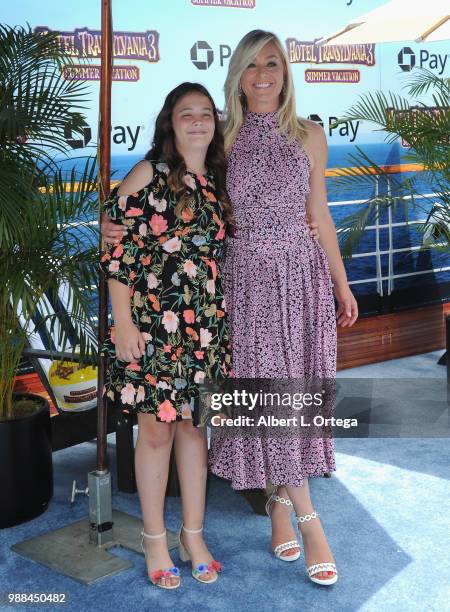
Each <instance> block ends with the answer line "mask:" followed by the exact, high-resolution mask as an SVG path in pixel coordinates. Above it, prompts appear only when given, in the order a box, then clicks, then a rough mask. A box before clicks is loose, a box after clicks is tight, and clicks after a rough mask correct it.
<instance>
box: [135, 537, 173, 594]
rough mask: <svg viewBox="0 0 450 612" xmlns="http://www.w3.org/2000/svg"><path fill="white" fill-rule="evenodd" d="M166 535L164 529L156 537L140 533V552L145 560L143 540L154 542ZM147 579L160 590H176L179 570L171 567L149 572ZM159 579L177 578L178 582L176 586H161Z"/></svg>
mask: <svg viewBox="0 0 450 612" xmlns="http://www.w3.org/2000/svg"><path fill="white" fill-rule="evenodd" d="M165 535H166V530H165V529H164V531H163V533H159V534H157V535H150V534H149V533H145V531H142V532H141V536H142V540H141V548H142V551H143V553H144V556H145V558H146V559H147V553H146V551H145V547H144V538H147V539H148V540H156V539H158V538H163V537H164V536H165ZM148 577H149V578H150V582H151V583H152V584H154V585H155V586H157V587H159V588H160V589H168V590H171V589H178V587H179V586H180V582H181V581H180V570H179V569H178V567H176V566H173V567H170V568H167V569H159V570H155V571H154V572H150V573H149V575H148ZM161 578H165V579H166V581H167V580H170V578H178V582H177V583H176V584H170V582H169V584H161V582H160V580H161Z"/></svg>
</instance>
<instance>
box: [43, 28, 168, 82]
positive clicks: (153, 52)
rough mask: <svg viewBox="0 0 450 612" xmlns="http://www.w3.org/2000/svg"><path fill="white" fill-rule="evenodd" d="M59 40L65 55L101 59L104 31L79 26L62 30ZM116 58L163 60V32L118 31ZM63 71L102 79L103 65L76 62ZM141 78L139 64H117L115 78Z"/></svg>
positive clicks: (75, 76)
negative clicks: (70, 29)
mask: <svg viewBox="0 0 450 612" xmlns="http://www.w3.org/2000/svg"><path fill="white" fill-rule="evenodd" d="M34 31H35V32H50V31H51V30H50V28H48V27H44V26H39V27H36V28H34ZM57 35H58V43H59V45H60V47H61V49H62V50H63V52H64V53H65V55H67V56H69V57H72V58H79V59H100V56H101V39H102V36H101V32H100V31H99V30H89V28H77V29H75V30H73V31H69V32H62V31H58V32H57ZM113 54H114V59H115V60H118V59H127V60H140V61H144V62H150V63H155V62H159V60H160V55H159V33H158V32H157V31H156V30H147V31H146V32H114V34H113ZM63 74H64V77H65V78H66V79H73V80H88V81H97V80H100V66H94V65H92V64H89V63H86V64H72V65H71V66H65V67H64V69H63ZM139 78H140V74H139V68H138V67H137V66H125V65H116V66H114V68H113V80H114V81H138V80H139Z"/></svg>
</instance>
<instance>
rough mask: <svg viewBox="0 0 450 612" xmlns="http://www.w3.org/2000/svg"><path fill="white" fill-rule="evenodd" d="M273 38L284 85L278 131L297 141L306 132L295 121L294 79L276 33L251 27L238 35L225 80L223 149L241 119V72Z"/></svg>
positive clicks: (242, 104)
mask: <svg viewBox="0 0 450 612" xmlns="http://www.w3.org/2000/svg"><path fill="white" fill-rule="evenodd" d="M269 42H273V43H274V45H275V46H276V47H277V49H278V52H279V54H280V56H281V59H282V61H283V64H284V86H283V91H282V94H281V96H280V98H281V100H280V102H281V103H280V107H279V109H278V120H279V129H280V132H282V133H283V134H286V136H287V137H288V138H289V139H290V140H298V141H299V142H301V141H302V140H303V138H304V136H305V134H306V128H305V126H304V125H303V124H302V123H301V121H299V119H298V117H297V112H296V107H295V94H294V83H293V80H292V73H291V68H290V65H289V61H288V58H287V55H286V51H285V50H284V49H283V46H282V44H281V42H280V40H279V38H278V37H277V36H275V34H273V33H272V32H266V31H265V30H252V31H251V32H248V34H246V35H245V36H244V38H242V39H241V40H240V42H239V44H238V46H237V47H236V49H235V51H234V53H233V55H232V57H231V60H230V66H229V69H228V75H227V78H226V81H225V110H226V113H227V118H226V121H225V127H224V138H225V150H226V151H228V150H229V149H230V147H231V146H232V144H233V143H234V141H235V140H236V136H237V135H238V132H239V130H240V128H241V125H242V123H243V121H244V112H245V109H246V107H245V95H244V94H243V93H242V91H241V92H240V80H241V76H242V73H243V72H244V70H245V69H246V68H247V66H248V65H249V64H250V63H251V62H252V61H253V60H254V58H255V56H256V55H258V53H259V52H260V51H261V49H262V48H263V47H264V46H265V45H267V43H269Z"/></svg>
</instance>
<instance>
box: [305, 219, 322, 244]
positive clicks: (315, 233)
mask: <svg viewBox="0 0 450 612" xmlns="http://www.w3.org/2000/svg"><path fill="white" fill-rule="evenodd" d="M308 227H309V229H310V235H311V238H314V240H319V235H320V234H319V224H318V223H317V222H316V221H311V222H310V223H309V222H308Z"/></svg>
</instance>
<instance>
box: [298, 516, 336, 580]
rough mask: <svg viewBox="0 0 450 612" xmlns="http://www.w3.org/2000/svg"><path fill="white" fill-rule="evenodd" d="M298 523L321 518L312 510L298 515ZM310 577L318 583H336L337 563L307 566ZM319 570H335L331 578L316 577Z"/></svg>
mask: <svg viewBox="0 0 450 612" xmlns="http://www.w3.org/2000/svg"><path fill="white" fill-rule="evenodd" d="M296 518H297V523H304V522H305V521H311V520H312V519H315V518H319V515H318V514H317V512H311V514H304V515H303V516H297V517H296ZM306 571H307V572H308V577H309V579H310V580H311V581H312V582H315V583H316V584H325V585H329V584H334V583H335V582H336V581H337V579H338V573H337V569H336V565H335V564H334V563H315V564H314V565H310V566H309V567H308V566H306ZM319 572H334V576H330V578H323V579H321V578H314V575H315V574H318V573H319Z"/></svg>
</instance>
